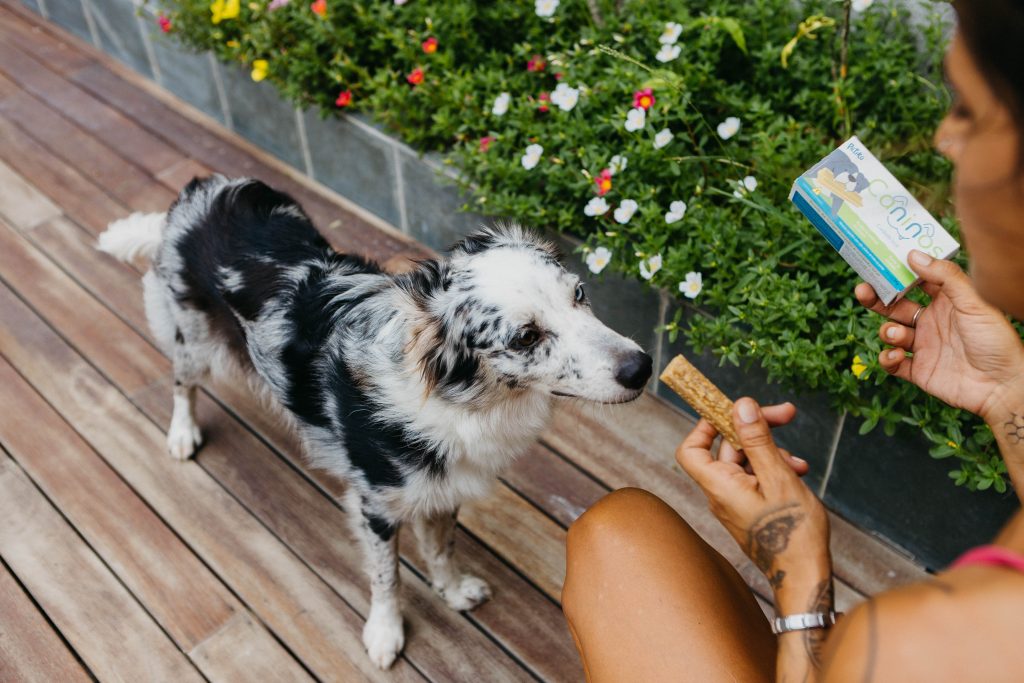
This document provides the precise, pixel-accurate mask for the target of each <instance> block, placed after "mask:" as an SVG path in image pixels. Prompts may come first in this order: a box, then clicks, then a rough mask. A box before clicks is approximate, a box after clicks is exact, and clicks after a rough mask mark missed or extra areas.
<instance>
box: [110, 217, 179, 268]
mask: <svg viewBox="0 0 1024 683" xmlns="http://www.w3.org/2000/svg"><path fill="white" fill-rule="evenodd" d="M166 219H167V214H166V213H133V214H132V215H130V216H128V217H127V218H122V219H121V220H117V221H114V222H113V223H111V224H110V225H108V226H107V229H106V231H105V232H103V233H102V234H101V235H100V237H99V240H98V241H97V242H96V248H97V249H99V250H100V251H105V252H107V253H108V254H110V255H111V256H113V257H115V258H118V259H120V260H122V261H132V260H134V259H135V257H136V256H139V255H141V256H145V257H146V258H148V259H152V258H153V256H155V255H156V250H157V248H158V247H159V246H160V239H161V233H162V232H163V229H164V223H165V221H166Z"/></svg>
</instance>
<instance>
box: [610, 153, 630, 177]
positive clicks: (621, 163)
mask: <svg viewBox="0 0 1024 683" xmlns="http://www.w3.org/2000/svg"><path fill="white" fill-rule="evenodd" d="M628 165H629V159H627V158H626V157H624V156H622V155H621V154H616V155H615V156H613V157H612V159H611V161H609V162H608V170H609V171H611V172H612V175H615V174H616V173H618V172H619V171H625V170H626V166H628Z"/></svg>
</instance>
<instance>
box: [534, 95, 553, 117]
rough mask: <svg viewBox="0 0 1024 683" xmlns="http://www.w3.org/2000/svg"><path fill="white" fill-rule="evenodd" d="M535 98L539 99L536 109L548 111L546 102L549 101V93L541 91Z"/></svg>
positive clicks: (544, 112) (542, 111) (543, 111)
mask: <svg viewBox="0 0 1024 683" xmlns="http://www.w3.org/2000/svg"><path fill="white" fill-rule="evenodd" d="M537 99H538V100H540V104H539V105H537V111H539V112H540V113H542V114H546V113H547V112H548V102H550V101H551V95H548V94H547V93H546V92H542V93H541V94H540V95H538V96H537Z"/></svg>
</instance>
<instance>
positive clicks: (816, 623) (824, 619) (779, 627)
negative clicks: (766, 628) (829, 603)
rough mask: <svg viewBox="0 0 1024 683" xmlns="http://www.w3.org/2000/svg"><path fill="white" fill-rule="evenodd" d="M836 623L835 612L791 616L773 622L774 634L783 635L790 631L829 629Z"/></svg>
mask: <svg viewBox="0 0 1024 683" xmlns="http://www.w3.org/2000/svg"><path fill="white" fill-rule="evenodd" d="M835 623H836V613H835V612H834V611H833V610H829V611H828V612H804V613H803V614H790V615H789V616H788V617H775V618H774V619H773V620H772V633H774V634H775V635H781V634H783V633H789V632H790V631H805V630H807V629H810V628H828V627H829V626H832V625H833V624H835Z"/></svg>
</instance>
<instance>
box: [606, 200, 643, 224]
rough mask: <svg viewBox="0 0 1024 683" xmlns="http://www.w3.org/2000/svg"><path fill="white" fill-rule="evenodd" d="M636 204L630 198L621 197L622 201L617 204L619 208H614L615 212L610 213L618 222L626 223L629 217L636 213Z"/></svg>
mask: <svg viewBox="0 0 1024 683" xmlns="http://www.w3.org/2000/svg"><path fill="white" fill-rule="evenodd" d="M638 206H639V204H637V203H636V202H635V201H633V200H632V199H623V200H622V203H621V204H619V208H617V209H615V213H613V214H612V215H613V216H615V220H617V221H618V222H619V223H628V222H629V219H630V218H632V217H633V214H634V213H636V210H637V207H638Z"/></svg>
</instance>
